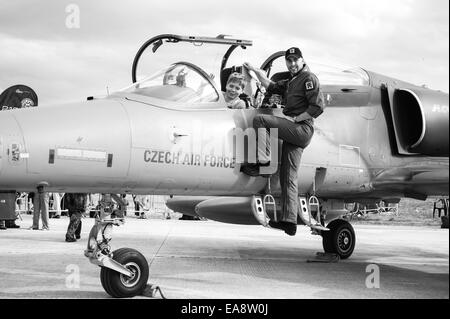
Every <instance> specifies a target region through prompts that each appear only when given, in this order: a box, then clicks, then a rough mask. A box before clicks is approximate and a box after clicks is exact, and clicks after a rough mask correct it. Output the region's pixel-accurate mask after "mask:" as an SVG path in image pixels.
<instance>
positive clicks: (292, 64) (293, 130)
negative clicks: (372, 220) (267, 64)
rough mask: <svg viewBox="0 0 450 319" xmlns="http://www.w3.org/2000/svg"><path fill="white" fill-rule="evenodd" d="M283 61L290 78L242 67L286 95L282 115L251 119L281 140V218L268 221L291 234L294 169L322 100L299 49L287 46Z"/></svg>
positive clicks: (251, 168) (252, 169) (252, 168)
mask: <svg viewBox="0 0 450 319" xmlns="http://www.w3.org/2000/svg"><path fill="white" fill-rule="evenodd" d="M285 62H286V66H287V68H288V70H289V71H290V73H291V74H290V78H289V79H287V80H282V81H279V82H273V81H271V80H269V79H268V78H267V76H266V73H265V72H264V71H263V70H260V69H256V68H255V67H253V66H252V65H250V64H249V63H244V67H245V68H247V69H248V70H250V71H254V72H255V74H256V75H257V77H258V80H259V81H260V82H261V84H262V85H263V86H264V87H265V88H266V90H267V92H268V93H275V94H281V95H283V96H284V97H285V101H286V105H285V108H284V109H283V115H284V117H277V116H273V115H267V114H259V115H257V116H255V118H254V120H253V127H254V128H255V129H256V130H257V129H258V128H266V129H270V128H276V129H278V138H280V139H281V140H283V148H282V153H281V166H280V185H281V218H280V221H279V222H274V221H270V222H269V225H270V226H271V227H273V228H278V229H282V230H284V231H285V233H286V234H288V235H290V236H293V235H295V233H296V231H297V213H298V209H299V207H298V176H297V171H298V169H299V167H300V160H301V156H302V153H303V149H304V148H305V147H307V146H308V144H309V143H310V141H311V138H312V136H313V134H314V127H313V118H316V117H318V116H319V115H320V114H322V112H323V108H324V103H323V95H322V93H321V91H320V84H319V79H318V78H317V76H316V75H315V74H313V73H312V72H311V71H310V70H309V67H308V66H307V65H306V63H305V61H304V60H303V55H302V52H301V51H300V49H299V48H296V47H293V48H290V49H288V50H287V51H286V52H285ZM241 171H242V172H244V173H246V174H248V175H251V176H257V175H258V174H259V165H258V164H246V165H243V166H242V168H241Z"/></svg>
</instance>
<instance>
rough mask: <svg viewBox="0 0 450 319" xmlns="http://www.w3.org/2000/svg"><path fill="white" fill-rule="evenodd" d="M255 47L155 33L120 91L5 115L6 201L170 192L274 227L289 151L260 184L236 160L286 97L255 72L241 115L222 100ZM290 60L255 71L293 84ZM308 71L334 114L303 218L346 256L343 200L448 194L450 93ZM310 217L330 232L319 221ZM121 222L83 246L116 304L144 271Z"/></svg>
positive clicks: (195, 211) (0, 181)
mask: <svg viewBox="0 0 450 319" xmlns="http://www.w3.org/2000/svg"><path fill="white" fill-rule="evenodd" d="M252 47H253V43H252V41H249V40H242V39H234V38H230V37H227V36H223V35H221V36H218V37H197V36H181V35H173V34H165V35H159V36H156V37H153V38H151V39H150V40H148V41H147V42H145V43H144V44H143V45H142V47H141V48H140V49H139V50H138V52H137V54H136V57H135V59H134V62H133V66H132V85H131V86H129V87H127V88H125V89H123V90H121V91H118V92H114V93H112V94H109V95H108V96H106V97H88V98H87V101H84V102H80V103H72V104H67V105H56V106H47V107H38V108H26V109H17V110H6V111H3V112H0V191H1V192H2V193H1V194H0V196H1V198H0V199H2V202H3V203H8V201H10V200H11V197H12V194H15V192H17V191H33V190H34V189H35V187H36V186H37V185H45V187H46V189H47V190H48V191H52V192H91V193H112V194H121V193H132V194H161V195H169V194H170V195H173V198H172V199H170V200H169V201H168V203H167V205H168V206H169V207H170V208H172V209H174V210H176V211H179V212H182V213H184V214H187V215H192V216H201V217H205V218H208V219H212V220H216V221H221V222H226V223H235V224H256V225H257V224H261V225H263V226H267V221H268V220H269V219H276V218H277V214H276V211H277V208H278V207H279V196H280V186H279V182H278V173H277V170H278V165H277V163H279V156H280V155H281V152H278V151H277V150H278V148H277V147H282V145H281V144H279V143H276V141H277V140H276V139H275V142H274V143H272V144H271V151H270V156H271V157H270V158H271V160H270V165H269V166H264V169H261V176H255V177H252V176H248V175H246V174H244V173H242V172H240V166H241V164H242V163H245V162H251V161H252V160H253V159H254V158H255V156H256V154H255V152H256V150H257V147H256V143H257V142H256V135H257V134H256V133H255V132H254V130H252V129H253V128H252V119H253V117H254V116H255V115H256V114H259V113H265V114H274V115H279V116H282V109H283V99H282V97H278V98H277V99H274V98H272V97H270V96H268V95H267V94H266V93H265V92H264V91H263V90H262V89H261V87H260V85H258V83H257V82H256V80H255V79H254V78H253V77H251V74H248V73H245V76H246V77H247V79H248V82H249V84H248V85H247V86H246V89H245V91H244V93H243V94H242V95H241V98H242V99H243V100H244V101H245V102H246V105H247V108H245V109H230V108H228V107H227V104H226V102H225V99H224V96H223V94H222V91H224V90H225V84H226V79H227V77H228V75H229V74H230V73H231V72H233V71H238V72H244V71H242V67H241V66H242V64H243V63H244V62H246V61H251V60H250V57H251V54H252V51H250V49H251V48H252ZM280 49H281V48H280ZM283 53H284V51H277V52H275V53H273V54H272V55H270V56H269V57H267V58H266V59H265V61H264V62H263V63H262V64H261V68H262V69H264V70H266V72H267V75H268V76H270V77H271V78H272V79H273V80H279V79H283V78H284V77H286V76H287V74H286V72H285V66H284V62H283V60H284V58H283ZM308 64H309V66H310V67H311V69H312V71H313V72H314V73H315V74H317V76H318V77H319V80H320V82H321V88H322V91H323V94H324V97H325V101H326V109H325V112H324V113H323V114H322V115H321V116H320V117H319V118H318V119H316V121H315V124H314V125H315V135H314V137H313V140H312V142H311V144H310V145H309V146H308V148H306V149H305V150H304V153H303V158H302V164H301V168H300V170H299V172H298V173H299V180H298V187H299V194H300V203H301V211H300V212H299V224H305V225H306V226H307V227H311V230H312V232H313V234H316V235H320V236H322V238H323V248H324V250H325V252H329V253H334V254H337V255H339V256H340V257H341V258H348V257H350V256H351V254H352V252H353V250H354V247H355V242H356V237H355V233H354V230H353V228H352V226H351V224H350V223H349V222H348V221H346V220H344V219H342V218H341V216H342V215H343V214H344V212H346V211H347V210H346V208H347V207H348V206H347V204H348V203H362V204H364V203H375V202H378V201H380V200H384V201H386V202H388V203H389V202H391V203H395V202H398V201H399V200H400V199H401V198H403V197H410V198H416V199H422V200H424V199H426V198H427V197H428V196H431V195H434V196H436V195H438V196H448V193H449V187H448V181H449V179H448V174H449V159H448V156H449V147H448V121H449V119H448V104H449V103H448V102H449V101H448V100H449V98H448V94H447V93H443V92H440V91H434V90H431V89H427V88H424V87H421V86H416V85H413V84H410V83H406V82H402V81H399V80H396V79H392V78H389V77H386V76H382V75H380V74H376V73H373V72H370V71H367V70H364V69H362V68H337V67H328V66H324V65H320V64H317V65H314V64H312V63H308ZM252 132H253V133H252ZM258 134H259V132H258ZM258 136H259V135H258ZM271 138H272V136H271ZM117 200H118V201H119V200H120V198H117ZM311 219H315V220H318V221H320V223H321V224H322V226H323V227H322V228H320V227H319V228H314V227H312V224H311V223H310V220H311ZM123 222H124V219H123V218H121V217H120V216H118V217H117V216H116V218H112V217H111V216H102V217H100V218H99V219H98V220H97V222H96V224H95V226H94V227H93V228H92V229H91V233H90V236H89V240H88V245H87V249H86V251H85V255H86V256H87V257H88V258H89V259H90V261H91V262H92V263H94V264H96V265H99V266H100V267H101V274H100V277H101V282H102V285H103V287H104V289H105V291H106V292H107V293H109V294H110V295H111V296H114V297H129V296H135V295H138V294H139V293H140V292H142V290H143V289H144V287H145V285H146V283H147V280H148V276H149V267H148V263H147V261H146V259H145V257H144V256H143V255H142V254H141V253H139V252H138V251H136V250H134V249H131V248H120V249H118V250H115V251H112V250H111V247H110V245H109V243H110V240H111V237H112V236H111V229H112V226H113V225H120V224H122V223H123ZM268 231H269V230H268Z"/></svg>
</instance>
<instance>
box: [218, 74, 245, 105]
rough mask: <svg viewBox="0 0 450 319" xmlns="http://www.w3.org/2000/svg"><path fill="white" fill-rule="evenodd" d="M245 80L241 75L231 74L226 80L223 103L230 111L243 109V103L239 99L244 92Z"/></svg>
mask: <svg viewBox="0 0 450 319" xmlns="http://www.w3.org/2000/svg"><path fill="white" fill-rule="evenodd" d="M245 84H246V80H245V77H244V75H243V74H241V73H238V72H234V73H231V74H230V76H229V77H228V80H227V86H226V92H223V96H224V98H225V102H227V105H228V108H230V109H245V102H244V101H243V100H241V99H240V98H239V95H241V94H242V93H243V92H244V88H245Z"/></svg>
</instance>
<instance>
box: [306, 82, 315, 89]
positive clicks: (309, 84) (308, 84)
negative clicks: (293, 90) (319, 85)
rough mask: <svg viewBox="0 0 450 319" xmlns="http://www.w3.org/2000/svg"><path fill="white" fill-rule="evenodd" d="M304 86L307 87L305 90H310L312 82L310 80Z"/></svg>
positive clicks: (312, 86) (312, 87)
mask: <svg viewBox="0 0 450 319" xmlns="http://www.w3.org/2000/svg"><path fill="white" fill-rule="evenodd" d="M305 86H306V89H307V90H312V89H314V83H313V82H312V81H308V82H306V84H305Z"/></svg>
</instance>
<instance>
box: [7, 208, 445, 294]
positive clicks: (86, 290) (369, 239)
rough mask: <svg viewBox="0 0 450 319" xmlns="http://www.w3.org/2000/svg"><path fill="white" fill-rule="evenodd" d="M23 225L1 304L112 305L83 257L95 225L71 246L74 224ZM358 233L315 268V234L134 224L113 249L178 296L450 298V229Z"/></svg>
mask: <svg viewBox="0 0 450 319" xmlns="http://www.w3.org/2000/svg"><path fill="white" fill-rule="evenodd" d="M22 218H23V220H22V221H21V220H18V221H17V224H18V225H20V226H21V228H18V229H8V230H5V231H2V230H0V298H89V299H91V298H110V297H109V295H108V294H107V293H106V292H105V291H104V290H103V288H102V286H101V283H100V276H99V275H100V268H99V267H98V266H95V265H93V264H91V263H90V262H89V261H88V259H87V258H86V257H84V254H83V252H84V249H85V248H86V244H87V236H88V233H89V230H90V228H91V226H92V225H93V224H94V219H91V218H84V219H83V229H82V238H81V240H79V241H77V242H75V243H67V242H65V241H64V239H65V232H66V229H67V225H68V222H69V219H68V217H66V216H62V217H61V219H50V230H49V231H42V230H28V229H27V228H28V227H29V226H30V225H31V223H32V222H31V215H22ZM354 228H355V231H356V236H357V238H356V240H357V242H356V247H355V251H354V253H353V255H352V256H351V257H350V258H349V259H347V260H341V261H339V262H337V263H316V262H307V260H311V259H314V256H315V254H316V252H321V251H322V239H321V237H319V236H312V235H311V234H310V230H309V229H308V228H306V227H299V228H298V230H297V235H296V236H294V237H290V236H287V235H286V234H284V233H283V232H281V231H277V230H270V229H265V228H264V227H262V226H239V225H229V224H221V223H217V222H212V221H181V220H180V221H179V220H162V219H137V218H134V217H127V219H126V223H125V225H123V226H120V227H114V230H113V239H112V242H111V244H112V247H113V249H118V248H121V247H130V248H134V249H137V250H139V251H140V252H141V253H142V254H143V255H144V256H145V257H146V258H147V261H148V263H149V265H150V278H149V284H151V285H156V286H159V287H160V288H161V290H162V292H163V294H164V295H165V297H166V298H170V299H181V298H188V299H198V298H205V299H244V298H251V299H260V298H268V299H278V298H286V299H297V298H301V299H303V298H305V299H310V298H313V299H320V298H332V299H334V298H389V299H403V298H433V299H434V298H439V299H441V298H445V299H448V298H449V233H448V232H449V230H448V229H441V228H439V227H430V226H421V227H417V226H383V225H354ZM377 274H379V276H378V277H377ZM377 282H379V288H376V283H377ZM374 285H375V287H374V288H368V287H370V286H372V287H373V286H374ZM156 297H158V298H159V295H157V296H156ZM136 298H146V297H142V296H139V297H136Z"/></svg>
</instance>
